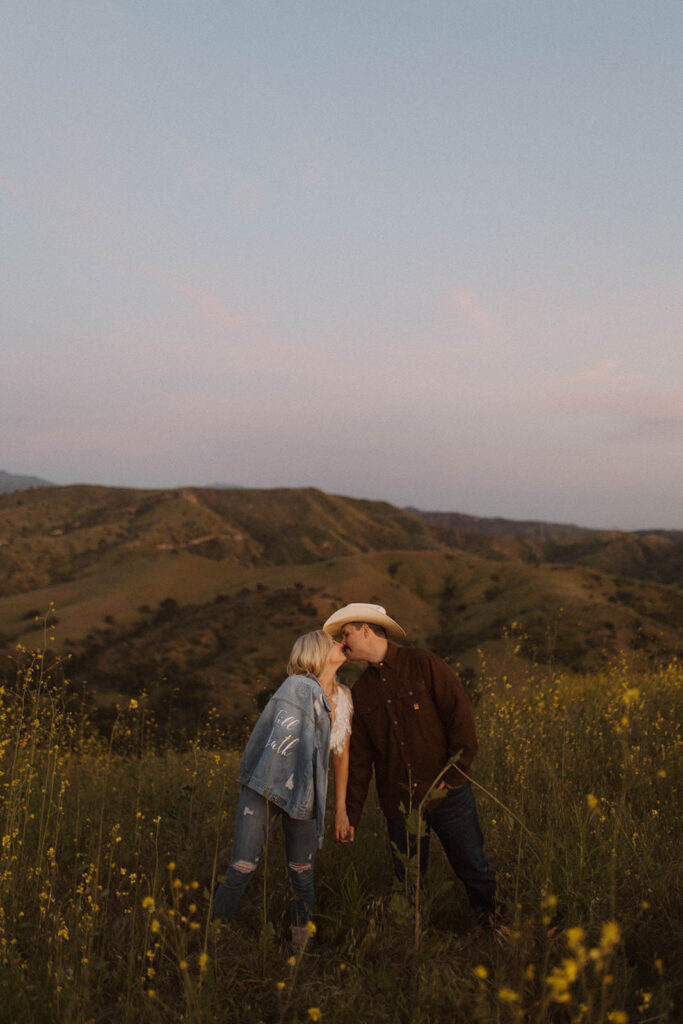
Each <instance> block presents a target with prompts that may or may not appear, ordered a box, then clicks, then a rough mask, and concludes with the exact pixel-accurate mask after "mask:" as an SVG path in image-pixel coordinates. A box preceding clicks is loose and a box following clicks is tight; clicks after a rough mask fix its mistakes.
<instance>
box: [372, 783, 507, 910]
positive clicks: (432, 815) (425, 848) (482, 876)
mask: <svg viewBox="0 0 683 1024" xmlns="http://www.w3.org/2000/svg"><path fill="white" fill-rule="evenodd" d="M387 826H388V828H389V839H390V841H391V852H392V856H393V859H394V871H395V872H396V877H397V878H398V879H399V881H401V882H402V881H403V880H404V878H405V867H404V864H403V862H402V861H401V860H400V858H399V857H398V856H397V853H400V854H403V855H405V854H407V853H408V854H409V856H410V857H414V856H415V855H416V853H417V837H416V836H409V835H408V831H407V829H406V823H405V820H404V819H403V818H399V819H397V820H391V821H390V820H387ZM424 828H425V834H424V835H423V836H422V839H421V841H420V842H421V845H420V874H424V873H425V872H426V870H427V863H428V861H429V835H430V831H431V830H432V829H433V830H434V831H435V832H436V834H437V836H438V837H439V839H440V840H441V845H442V846H443V848H444V850H445V853H446V856H447V857H448V861H449V863H450V865H451V867H452V868H453V871H454V872H455V874H456V875H457V877H458V878H459V879H460V881H461V882H462V883H463V885H464V886H465V891H466V892H467V897H468V899H469V901H470V903H471V905H472V906H473V907H474V908H475V910H484V911H486V912H488V913H490V914H493V913H495V897H496V881H495V878H494V876H493V873H492V871H491V869H490V867H489V865H488V862H487V860H486V857H485V856H484V842H483V838H482V834H481V829H480V827H479V819H478V817H477V805H476V802H475V799H474V793H473V792H472V786H471V785H470V783H469V782H467V783H466V784H465V785H464V786H461V787H460V788H459V789H451V790H449V792H448V795H447V796H445V797H444V798H443V800H440V801H439V802H438V804H436V806H435V807H434V809H433V810H430V811H429V812H428V813H427V814H426V815H425V822H424Z"/></svg>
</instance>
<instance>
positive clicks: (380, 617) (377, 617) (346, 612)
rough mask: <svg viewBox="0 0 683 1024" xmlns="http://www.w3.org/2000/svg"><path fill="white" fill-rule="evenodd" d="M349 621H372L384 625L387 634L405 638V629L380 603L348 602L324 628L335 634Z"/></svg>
mask: <svg viewBox="0 0 683 1024" xmlns="http://www.w3.org/2000/svg"><path fill="white" fill-rule="evenodd" d="M348 622H371V623H372V624H373V625H374V626H383V627H384V629H386V631H387V636H390V637H392V639H394V640H405V636H406V634H405V631H404V630H403V629H402V628H401V627H400V626H399V624H398V622H394V620H393V619H390V618H389V616H388V615H387V613H386V611H385V610H384V608H382V606H381V605H379V604H347V605H345V606H344V607H343V608H340V609H339V611H337V612H333V613H332V615H330V617H329V619H328V620H327V621H326V623H325V625H324V626H323V630H324V631H325V632H326V633H329V634H330V636H334V635H335V633H339V632H340V630H341V628H342V626H345V625H346V624H347V623H348Z"/></svg>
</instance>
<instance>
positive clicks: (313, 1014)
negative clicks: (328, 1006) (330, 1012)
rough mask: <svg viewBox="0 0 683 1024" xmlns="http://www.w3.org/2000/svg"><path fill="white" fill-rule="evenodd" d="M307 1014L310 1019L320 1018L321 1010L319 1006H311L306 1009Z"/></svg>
mask: <svg viewBox="0 0 683 1024" xmlns="http://www.w3.org/2000/svg"><path fill="white" fill-rule="evenodd" d="M308 1016H309V1017H310V1018H311V1020H322V1016H323V1015H322V1011H321V1009H320V1007H319V1006H311V1007H309V1010H308Z"/></svg>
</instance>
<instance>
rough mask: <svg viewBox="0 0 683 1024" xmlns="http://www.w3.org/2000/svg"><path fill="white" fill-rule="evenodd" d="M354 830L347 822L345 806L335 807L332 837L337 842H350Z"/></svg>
mask: <svg viewBox="0 0 683 1024" xmlns="http://www.w3.org/2000/svg"><path fill="white" fill-rule="evenodd" d="M355 833H356V830H355V828H354V827H353V825H350V824H349V819H348V817H347V815H346V808H345V807H342V808H337V811H336V813H335V816H334V838H335V839H336V840H337V842H338V843H352V842H353V839H354V836H355Z"/></svg>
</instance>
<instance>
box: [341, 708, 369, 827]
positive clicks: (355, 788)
mask: <svg viewBox="0 0 683 1024" xmlns="http://www.w3.org/2000/svg"><path fill="white" fill-rule="evenodd" d="M374 762H375V751H374V747H373V745H372V741H371V739H370V735H369V733H368V731H367V728H366V726H365V723H364V722H363V719H362V717H361V716H360V715H359V714H357V713H356V714H354V716H353V728H352V730H351V748H350V754H349V782H348V786H347V790H346V813H347V815H348V818H349V822H350V823H351V826H352V828H353V829H354V830H355V829H356V828H357V827H358V822H359V821H360V816H361V812H362V810H363V804H364V803H365V798H366V797H367V795H368V787H369V785H370V779H371V778H372V767H373V765H374Z"/></svg>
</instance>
